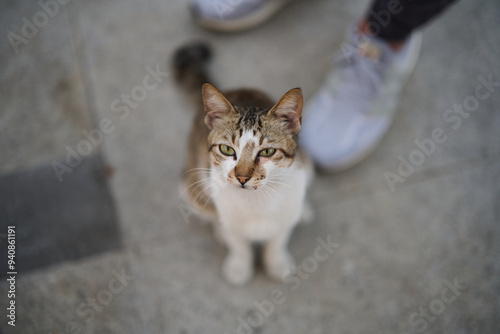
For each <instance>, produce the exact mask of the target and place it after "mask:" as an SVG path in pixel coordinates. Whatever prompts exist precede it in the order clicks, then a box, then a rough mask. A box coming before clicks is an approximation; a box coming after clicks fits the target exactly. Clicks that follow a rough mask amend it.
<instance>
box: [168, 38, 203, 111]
mask: <svg viewBox="0 0 500 334" xmlns="http://www.w3.org/2000/svg"><path fill="white" fill-rule="evenodd" d="M211 57H212V51H211V50H210V47H209V46H208V45H207V44H206V43H203V42H194V43H190V44H188V45H185V46H182V47H181V48H179V49H178V50H177V51H176V52H175V54H174V57H173V60H172V62H173V64H172V66H173V70H174V74H175V80H176V81H177V83H178V84H179V85H180V86H181V87H182V88H183V90H184V91H185V92H186V93H187V94H189V95H190V96H192V98H193V99H194V101H195V102H196V103H197V104H201V103H202V101H201V86H202V85H203V84H204V83H206V82H210V79H209V76H208V71H207V68H206V67H207V63H208V62H209V60H210V58H211Z"/></svg>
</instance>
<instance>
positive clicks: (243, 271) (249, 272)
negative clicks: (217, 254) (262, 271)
mask: <svg viewBox="0 0 500 334" xmlns="http://www.w3.org/2000/svg"><path fill="white" fill-rule="evenodd" d="M252 265H253V264H252V261H248V260H244V259H242V258H240V257H236V256H231V255H228V256H227V258H226V260H225V261H224V265H223V267H222V275H223V276H224V279H225V280H226V281H227V282H228V283H229V284H232V285H235V286H242V285H245V284H246V283H248V282H249V281H250V279H251V278H252V277H253V274H254V272H253V267H252Z"/></svg>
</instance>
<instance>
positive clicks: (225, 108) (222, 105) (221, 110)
mask: <svg viewBox="0 0 500 334" xmlns="http://www.w3.org/2000/svg"><path fill="white" fill-rule="evenodd" d="M201 91H202V95H203V104H204V106H205V112H206V115H205V124H206V125H207V126H208V128H209V129H210V130H211V129H213V128H214V126H215V124H216V123H217V122H218V121H219V120H220V119H221V118H222V117H224V116H226V115H227V114H228V113H230V112H234V108H233V106H232V105H231V103H229V101H228V100H227V99H226V97H225V96H224V95H222V93H221V92H220V91H219V90H218V89H217V88H215V87H214V86H213V85H211V84H209V83H206V84H204V85H203V87H202V88H201Z"/></svg>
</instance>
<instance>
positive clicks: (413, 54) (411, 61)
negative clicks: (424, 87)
mask: <svg viewBox="0 0 500 334" xmlns="http://www.w3.org/2000/svg"><path fill="white" fill-rule="evenodd" d="M412 38H413V41H412V43H413V45H411V46H410V50H409V51H408V52H409V54H410V57H408V59H407V60H406V61H405V63H404V64H403V65H402V68H406V69H407V70H406V73H405V74H404V79H403V85H404V86H405V85H406V84H407V83H408V80H409V79H410V77H411V75H412V74H413V72H414V70H415V67H416V64H417V60H418V56H419V54H420V49H421V47H422V34H421V33H420V32H417V33H415V35H414V36H413V37H412ZM389 127H390V125H389ZM384 136H385V134H384ZM384 136H382V137H380V139H379V143H380V141H382V139H383V138H384ZM379 143H377V144H376V145H374V146H373V147H372V148H370V149H369V150H367V151H366V152H363V153H362V154H361V155H360V156H358V157H356V159H354V160H350V161H349V162H346V163H344V164H339V165H337V166H335V167H323V166H317V170H318V172H319V173H322V174H334V173H340V172H344V171H346V170H348V169H349V168H352V167H354V166H356V165H358V164H359V163H361V162H362V161H363V160H364V159H366V158H367V157H368V156H370V155H371V154H372V153H373V152H374V151H375V150H376V149H377V147H378V144H379Z"/></svg>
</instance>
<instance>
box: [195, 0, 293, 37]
mask: <svg viewBox="0 0 500 334" xmlns="http://www.w3.org/2000/svg"><path fill="white" fill-rule="evenodd" d="M292 1H293V0H194V1H193V2H192V3H191V4H190V6H189V9H190V11H191V15H192V16H193V19H194V21H195V22H196V23H197V24H198V25H199V26H201V27H203V28H206V29H209V30H215V31H223V32H235V31H240V30H245V29H249V28H252V27H254V26H257V25H259V24H261V23H263V22H264V21H266V20H268V19H270V18H271V17H272V16H273V15H274V14H275V13H277V12H278V11H279V10H280V9H281V8H282V7H284V6H285V5H286V4H288V3H290V2H292Z"/></svg>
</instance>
